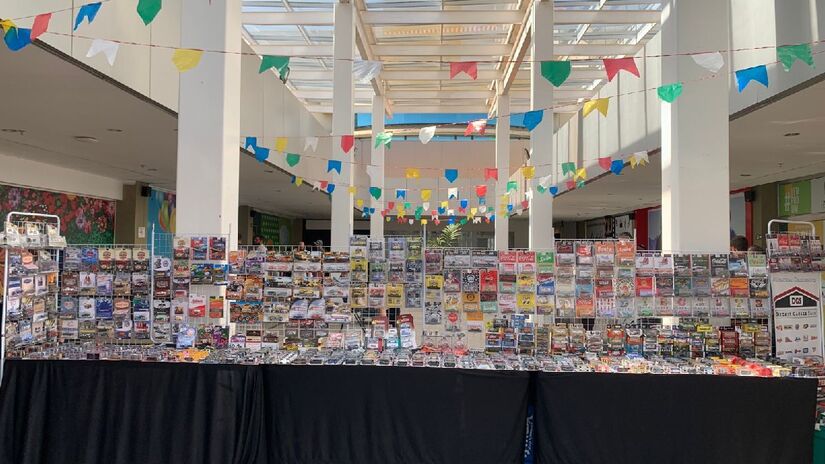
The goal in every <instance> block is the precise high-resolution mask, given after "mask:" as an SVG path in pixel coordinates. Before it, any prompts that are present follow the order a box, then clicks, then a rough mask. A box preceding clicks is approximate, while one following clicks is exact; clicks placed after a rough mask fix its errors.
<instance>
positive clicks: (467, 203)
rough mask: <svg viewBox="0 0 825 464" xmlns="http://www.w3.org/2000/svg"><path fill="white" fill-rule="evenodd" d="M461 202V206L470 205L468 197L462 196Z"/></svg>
mask: <svg viewBox="0 0 825 464" xmlns="http://www.w3.org/2000/svg"><path fill="white" fill-rule="evenodd" d="M459 204H460V205H461V208H467V205H469V204H470V202H469V200H467V199H466V198H462V199H461V202H460V203H459Z"/></svg>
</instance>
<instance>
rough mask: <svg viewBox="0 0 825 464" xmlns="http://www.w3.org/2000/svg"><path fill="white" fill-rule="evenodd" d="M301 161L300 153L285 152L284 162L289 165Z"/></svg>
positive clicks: (292, 165)
mask: <svg viewBox="0 0 825 464" xmlns="http://www.w3.org/2000/svg"><path fill="white" fill-rule="evenodd" d="M300 162H301V155H296V154H295V153H287V154H286V164H288V165H289V166H290V167H295V165H296V164H298V163H300Z"/></svg>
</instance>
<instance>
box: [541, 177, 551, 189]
mask: <svg viewBox="0 0 825 464" xmlns="http://www.w3.org/2000/svg"><path fill="white" fill-rule="evenodd" d="M539 185H541V187H542V188H545V189H546V188H547V186H548V185H550V174H547V175H546V176H544V177H540V178H539Z"/></svg>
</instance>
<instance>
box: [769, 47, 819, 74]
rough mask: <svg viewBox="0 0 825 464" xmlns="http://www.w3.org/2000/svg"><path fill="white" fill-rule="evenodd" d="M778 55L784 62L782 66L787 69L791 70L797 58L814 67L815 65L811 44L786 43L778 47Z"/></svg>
mask: <svg viewBox="0 0 825 464" xmlns="http://www.w3.org/2000/svg"><path fill="white" fill-rule="evenodd" d="M776 57H777V58H778V59H779V61H780V62H781V63H782V67H783V68H785V71H790V70H791V67H792V66H793V64H794V62H795V61H796V60H799V61H802V62H803V63H806V64H807V65H808V66H810V67H812V68H813V67H815V66H814V57H813V55H812V54H811V44H799V45H785V46H783V47H777V49H776Z"/></svg>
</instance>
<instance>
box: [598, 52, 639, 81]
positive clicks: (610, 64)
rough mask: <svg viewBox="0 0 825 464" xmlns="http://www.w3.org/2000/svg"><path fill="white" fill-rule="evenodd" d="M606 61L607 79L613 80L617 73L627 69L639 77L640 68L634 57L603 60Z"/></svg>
mask: <svg viewBox="0 0 825 464" xmlns="http://www.w3.org/2000/svg"><path fill="white" fill-rule="evenodd" d="M602 62H603V63H604V70H605V71H606V72H607V80H608V81H612V80H613V78H614V77H616V74H618V73H619V71H621V70H625V71H627V72H629V73H630V74H633V75H634V76H636V77H639V68H637V67H636V60H634V59H633V58H632V57H627V58H606V59H604V60H602Z"/></svg>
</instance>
